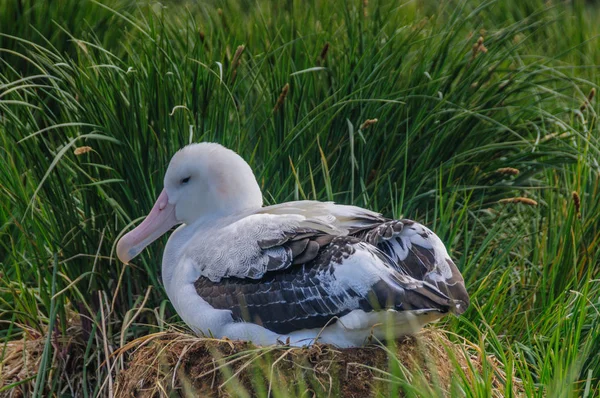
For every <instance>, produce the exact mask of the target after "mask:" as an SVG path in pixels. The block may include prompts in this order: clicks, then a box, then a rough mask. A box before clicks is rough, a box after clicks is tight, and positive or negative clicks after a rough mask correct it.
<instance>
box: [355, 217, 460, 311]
mask: <svg viewBox="0 0 600 398" xmlns="http://www.w3.org/2000/svg"><path fill="white" fill-rule="evenodd" d="M351 233H352V235H353V236H356V237H359V238H360V239H363V240H364V241H365V242H368V243H370V244H372V245H374V246H376V247H377V248H379V249H380V250H381V251H382V252H384V253H385V254H387V255H388V256H389V257H390V258H391V259H392V260H393V262H394V264H395V265H396V267H397V268H398V271H400V272H402V273H405V274H407V275H409V276H411V277H413V278H415V279H417V280H421V281H424V282H427V283H429V284H431V285H433V286H435V287H436V288H437V289H439V291H441V292H442V293H444V294H445V295H447V296H448V297H450V298H452V299H453V300H456V304H457V305H456V307H455V308H454V309H453V311H454V312H455V313H457V314H461V313H463V312H464V311H465V310H466V309H467V307H468V306H469V303H470V300H469V294H468V293H467V290H466V288H465V283H464V279H463V277H462V275H461V274H460V271H459V270H458V268H457V267H456V265H455V264H454V262H453V261H452V260H451V259H450V256H449V255H448V252H447V251H446V248H445V247H444V245H443V243H442V242H441V240H440V239H439V238H438V237H437V236H436V235H435V234H434V233H433V232H431V231H430V230H429V229H428V228H426V227H425V226H423V225H421V224H419V223H416V222H414V221H412V220H406V219H403V220H386V221H384V222H381V223H379V224H377V225H373V226H371V227H362V228H360V229H356V230H354V231H352V232H351Z"/></svg>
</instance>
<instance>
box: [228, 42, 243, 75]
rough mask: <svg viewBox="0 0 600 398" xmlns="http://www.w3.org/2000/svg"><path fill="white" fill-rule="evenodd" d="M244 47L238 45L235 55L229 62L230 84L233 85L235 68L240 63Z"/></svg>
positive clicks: (235, 73)
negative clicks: (230, 70)
mask: <svg viewBox="0 0 600 398" xmlns="http://www.w3.org/2000/svg"><path fill="white" fill-rule="evenodd" d="M245 48H246V47H245V46H244V45H243V44H242V45H239V46H238V48H237V49H236V50H235V54H233V60H232V61H231V69H232V72H231V82H232V83H233V82H234V81H235V78H236V76H237V68H238V66H240V61H241V58H242V54H243V53H244V49H245Z"/></svg>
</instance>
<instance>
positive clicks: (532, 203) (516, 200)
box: [498, 196, 538, 206]
mask: <svg viewBox="0 0 600 398" xmlns="http://www.w3.org/2000/svg"><path fill="white" fill-rule="evenodd" d="M498 203H521V204H524V205H527V206H537V205H538V202H536V201H535V200H533V199H530V198H524V197H522V196H517V197H514V198H505V199H500V200H499V201H498Z"/></svg>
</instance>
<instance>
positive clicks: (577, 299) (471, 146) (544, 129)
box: [0, 0, 600, 397]
mask: <svg viewBox="0 0 600 398" xmlns="http://www.w3.org/2000/svg"><path fill="white" fill-rule="evenodd" d="M598 17H600V9H599V8H598V5H597V4H595V3H593V2H585V1H580V0H574V1H572V2H563V1H542V0H533V1H528V2H522V1H518V0H508V1H488V2H484V3H481V2H476V1H466V0H463V1H453V0H452V1H441V2H440V1H423V2H411V1H408V2H394V1H387V0H379V1H373V0H371V1H368V2H363V1H351V2H345V1H339V0H336V1H325V0H311V1H307V2H291V1H286V2H273V3H271V2H266V1H261V0H258V1H252V2H251V1H225V0H223V1H214V2H212V1H211V2H207V3H205V2H195V1H189V2H188V1H174V0H173V1H166V2H163V3H158V2H134V1H128V0H103V1H89V0H65V1H61V2H56V1H55V2H38V1H33V0H8V1H6V2H2V3H0V142H1V146H0V149H1V150H0V193H1V194H0V341H1V342H2V345H0V359H1V362H2V364H1V365H0V384H1V385H0V394H7V395H10V394H17V393H19V394H20V393H22V394H25V395H26V396H84V397H92V396H97V395H101V396H108V395H110V394H111V392H112V391H114V387H115V383H116V382H117V374H118V372H119V371H120V370H122V369H124V368H127V366H128V365H127V359H128V358H129V357H128V356H127V355H126V354H123V355H120V356H116V355H113V353H114V352H115V351H117V350H119V349H120V348H122V347H125V346H127V344H128V343H131V342H132V341H136V339H139V338H143V337H144V336H147V335H149V334H151V333H158V332H164V331H167V330H171V329H172V328H173V327H181V328H183V327H184V325H183V324H182V322H181V321H180V319H179V318H178V317H177V315H176V314H175V312H174V311H173V309H172V308H171V306H170V304H169V302H168V301H167V300H166V295H165V293H164V290H163V288H162V285H161V282H160V275H159V272H160V259H161V258H162V250H163V248H164V243H165V242H166V237H165V238H163V239H162V240H160V241H159V242H157V243H155V244H153V245H151V246H150V247H149V248H148V249H147V250H146V251H145V252H144V253H143V254H142V255H141V256H140V257H139V258H137V259H136V260H135V261H134V262H133V264H130V265H127V266H126V265H123V264H121V263H119V262H118V261H117V260H116V258H115V253H114V249H115V245H116V241H117V240H118V237H119V236H120V235H121V234H123V233H124V232H126V231H127V230H128V229H129V228H130V227H131V226H132V225H133V224H134V223H136V222H139V221H140V220H141V218H142V217H143V216H144V215H145V214H146V213H147V211H148V210H149V209H150V208H151V206H152V204H153V202H154V199H155V198H156V196H157V194H158V193H159V192H160V190H161V189H162V178H163V173H164V171H165V170H166V166H167V164H168V161H169V159H170V157H171V156H172V155H173V153H174V152H175V151H176V150H177V149H179V148H180V147H182V146H183V145H185V144H187V143H189V142H199V141H216V142H219V143H222V144H224V145H226V146H228V147H230V148H232V149H234V150H236V151H237V152H239V153H240V154H241V155H242V156H243V157H244V158H245V159H246V160H247V161H248V162H249V163H250V165H251V166H252V167H253V169H254V170H255V173H256V176H257V179H258V181H259V184H260V185H261V188H262V189H263V193H264V196H265V202H266V203H269V204H270V203H278V202H283V201H288V200H295V199H318V200H334V201H336V202H339V203H344V204H355V205H359V206H364V207H368V208H372V209H375V210H378V211H381V212H382V213H384V214H385V215H387V216H394V217H400V216H403V217H407V218H412V219H415V220H418V221H420V222H423V223H425V224H426V225H428V226H429V227H431V228H432V229H433V230H434V231H435V232H436V233H437V234H438V235H439V236H440V237H441V239H442V240H443V241H444V242H445V243H446V245H447V247H448V248H449V250H450V252H451V254H452V256H453V258H454V259H455V260H456V263H457V265H458V267H459V269H460V270H461V272H462V274H463V275H464V277H465V281H466V285H467V289H468V291H469V292H470V294H471V298H472V307H471V308H470V309H469V310H468V311H467V312H466V313H465V314H464V315H463V316H461V317H460V318H449V319H447V320H445V321H444V322H443V323H441V324H438V325H436V326H435V327H436V328H437V327H439V328H444V329H447V330H448V331H449V332H450V340H452V341H454V342H455V343H456V344H457V346H460V347H463V348H461V349H465V350H472V352H477V353H478V355H480V356H481V357H482V358H484V357H485V358H489V361H484V362H483V365H481V366H475V365H474V363H471V362H469V364H468V365H467V368H468V369H467V370H465V369H464V366H465V365H464V363H463V364H462V365H461V363H459V361H457V360H451V361H449V362H450V363H448V366H449V367H451V368H452V369H453V370H454V371H455V372H456V373H455V375H456V377H455V378H454V379H453V382H452V386H450V387H449V386H441V385H439V383H435V382H431V381H430V379H427V380H426V379H424V376H423V375H419V374H418V372H416V371H414V370H407V369H406V368H404V367H403V366H402V364H401V363H400V361H399V360H398V359H397V358H396V354H395V353H394V351H393V350H391V349H389V348H388V350H389V351H388V354H387V358H388V363H387V364H385V366H383V367H382V369H379V372H380V373H378V374H379V375H380V376H378V378H379V379H381V380H380V381H381V382H382V383H383V384H381V385H379V386H380V387H378V388H379V390H377V391H378V394H379V395H390V396H395V395H397V394H398V393H400V392H401V393H402V394H405V395H408V396H439V395H440V394H441V393H444V392H445V393H447V394H450V395H453V396H477V397H479V396H491V395H501V396H513V395H515V394H522V395H527V396H540V397H541V396H544V397H546V396H548V397H554V396H556V397H571V396H585V397H593V396H600V392H599V389H600V382H599V380H600V354H599V352H600V266H599V264H600V254H599V253H600V250H599V245H600V200H599V198H600V165H599V164H598V159H599V158H600V134H599V128H598V123H597V113H598V111H599V109H600V108H599V106H598V105H597V104H598V99H597V98H593V99H591V100H590V92H591V91H592V90H593V89H594V90H597V89H598V84H599V83H600V75H599V73H598V68H599V67H600V43H599V40H598V34H599V33H600V28H599V25H598V23H597V21H598ZM480 36H481V37H482V38H483V41H482V42H478V40H479V37H480ZM240 46H243V47H240ZM368 119H377V122H376V123H373V124H371V125H369V126H366V125H365V124H364V123H365V121H366V120H368ZM507 167H510V168H513V169H517V170H518V174H515V173H510V172H507V171H502V170H499V169H503V168H507ZM514 198H524V199H514ZM575 198H577V199H575ZM532 201H533V202H532ZM463 339H464V340H463ZM137 341H139V340H137ZM19 344H20V345H19ZM15 347H17V348H15ZM19 347H20V348H19ZM23 347H25V348H23ZM244 350H246V351H244ZM247 350H250V351H247ZM119 352H121V351H119ZM237 355H248V358H256V357H257V355H258V354H256V351H252V349H250V348H244V349H243V350H242V351H241V353H239V354H237ZM276 359H277V356H272V355H265V356H260V359H256V360H255V359H252V360H251V361H250V362H249V365H248V369H252V371H251V374H252V375H254V376H251V377H250V380H251V381H250V382H249V383H250V384H245V385H243V386H245V387H243V386H241V384H235V383H241V382H240V381H236V380H237V379H236V377H237V376H236V374H235V372H234V369H235V368H231V367H228V366H224V367H223V368H222V369H221V370H220V372H222V377H224V378H225V379H231V383H232V384H230V387H228V388H229V389H228V390H227V391H229V393H230V394H233V395H236V394H238V395H240V396H251V395H252V394H256V395H258V396H267V395H268V393H269V387H268V386H267V385H270V384H269V383H266V382H265V380H270V378H272V377H274V376H273V372H272V371H271V369H272V363H273V361H276ZM486 364H488V365H486ZM489 364H493V366H492V365H489ZM15 369H16V370H15ZM27 369H29V370H27ZM31 369H34V370H31ZM495 369H502V372H503V374H506V375H507V377H505V378H504V379H502V378H501V379H502V380H504V381H503V382H502V383H500V384H498V383H497V382H496V381H495V380H496V379H497V376H498V371H497V370H495ZM302 371H303V368H302V367H301V366H300V365H299V366H298V368H297V372H302ZM228 372H229V373H228ZM276 379H277V380H276V383H275V384H276V385H277V386H278V387H276V391H271V393H272V395H273V396H281V397H283V396H296V395H298V396H301V395H302V393H303V392H304V391H305V390H306V389H310V390H311V391H317V395H319V396H321V395H324V396H327V395H328V394H330V393H331V391H330V390H327V389H320V387H318V386H316V385H315V386H307V385H305V384H303V383H304V381H303V380H304V379H303V378H302V377H298V378H297V380H294V379H290V380H283V381H282V379H281V377H278V378H276ZM419 380H420V381H419ZM294 381H296V384H294ZM182 383H184V382H182ZM248 385H250V386H251V388H252V391H254V393H252V392H250V390H246V388H247V387H248ZM240 386H241V387H240ZM381 386H384V387H381Z"/></svg>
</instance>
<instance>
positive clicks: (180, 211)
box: [117, 143, 263, 264]
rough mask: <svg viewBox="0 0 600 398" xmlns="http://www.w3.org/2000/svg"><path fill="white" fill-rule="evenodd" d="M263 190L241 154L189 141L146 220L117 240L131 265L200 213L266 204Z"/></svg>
mask: <svg viewBox="0 0 600 398" xmlns="http://www.w3.org/2000/svg"><path fill="white" fill-rule="evenodd" d="M262 203H263V201H262V192H261V191H260V187H259V186H258V183H257V182H256V178H255V177H254V174H253V173H252V169H251V168H250V166H249V165H248V163H246V162H245V161H244V159H242V157H241V156H240V155H238V154H237V153H235V152H233V151H232V150H230V149H227V148H225V147H223V146H221V145H219V144H214V143H200V144H191V145H188V146H186V147H184V148H182V149H181V150H180V151H178V152H177V153H176V154H175V156H173V158H172V159H171V162H170V163H169V167H168V168H167V172H166V174H165V179H164V189H163V191H162V192H161V193H160V195H159V196H158V199H157V200H156V203H155V204H154V206H153V207H152V210H151V211H150V213H149V214H148V216H146V219H145V220H144V221H143V222H142V223H141V224H140V225H138V226H137V228H135V229H134V230H133V231H130V232H129V233H127V234H126V235H125V236H123V237H122V238H121V239H120V240H119V243H117V256H118V257H119V259H120V260H121V261H122V262H124V263H125V264H127V263H128V262H129V261H131V259H133V258H134V257H135V256H137V255H138V254H139V253H140V252H141V251H142V250H144V248H145V247H146V246H148V245H149V244H150V243H152V242H153V241H155V240H156V239H158V238H159V237H160V236H162V235H163V234H164V233H166V232H167V231H169V229H171V227H173V226H175V225H177V224H187V225H189V224H192V223H193V222H194V221H196V220H198V219H199V218H200V217H202V216H206V215H210V216H213V217H214V216H217V217H218V216H227V215H233V214H236V213H239V212H241V211H244V210H248V209H253V208H260V207H261V206H262Z"/></svg>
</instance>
